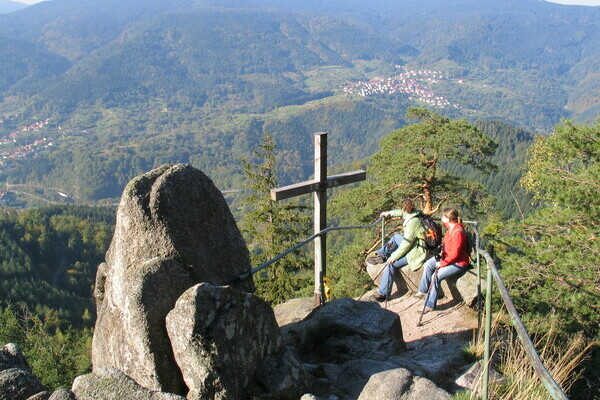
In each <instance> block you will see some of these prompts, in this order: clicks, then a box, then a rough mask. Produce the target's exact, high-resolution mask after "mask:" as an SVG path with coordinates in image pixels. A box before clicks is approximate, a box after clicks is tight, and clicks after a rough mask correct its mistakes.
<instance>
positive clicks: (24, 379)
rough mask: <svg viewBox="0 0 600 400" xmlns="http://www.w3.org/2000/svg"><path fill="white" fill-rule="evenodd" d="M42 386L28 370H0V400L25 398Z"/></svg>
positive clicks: (41, 388)
mask: <svg viewBox="0 0 600 400" xmlns="http://www.w3.org/2000/svg"><path fill="white" fill-rule="evenodd" d="M43 390H44V388H43V387H42V384H41V383H40V381H39V380H38V379H37V378H36V377H35V376H34V375H33V374H32V373H31V372H30V371H26V370H24V369H20V368H8V369H5V370H4V371H0V400H25V399H27V398H29V397H31V396H33V395H34V394H37V393H39V392H42V391H43Z"/></svg>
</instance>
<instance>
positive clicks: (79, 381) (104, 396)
mask: <svg viewBox="0 0 600 400" xmlns="http://www.w3.org/2000/svg"><path fill="white" fill-rule="evenodd" d="M71 391H72V392H73V393H74V394H75V398H76V399H77V400H124V399H135V400H184V398H183V397H182V396H178V395H176V394H172V393H162V392H157V391H153V390H150V389H147V388H145V387H142V386H140V385H139V384H138V383H137V382H136V381H135V380H133V379H131V378H130V377H128V376H127V375H125V374H123V373H122V372H121V371H119V370H116V369H114V368H98V369H97V370H96V371H94V372H93V373H91V374H87V375H82V376H78V377H77V378H75V381H74V382H73V387H72V388H71Z"/></svg>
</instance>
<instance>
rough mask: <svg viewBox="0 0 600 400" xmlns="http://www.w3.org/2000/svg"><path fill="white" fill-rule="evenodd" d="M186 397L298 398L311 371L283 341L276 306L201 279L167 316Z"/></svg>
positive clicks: (197, 399) (251, 295) (195, 399)
mask: <svg viewBox="0 0 600 400" xmlns="http://www.w3.org/2000/svg"><path fill="white" fill-rule="evenodd" d="M167 330H168V333H169V337H170V338H171V343H172V346H173V350H174V354H175V359H176V361H177V364H178V365H179V366H180V368H181V371H182V373H183V377H184V379H185V383H186V384H187V386H188V388H189V390H190V391H189V393H188V395H187V398H188V399H194V400H199V399H213V398H214V399H243V398H247V397H248V394H249V393H250V392H252V395H253V396H257V397H259V398H273V399H286V398H294V399H297V398H299V397H300V395H301V394H302V393H303V392H302V391H301V390H302V389H303V387H302V386H304V383H305V381H306V377H307V373H306V371H305V370H304V367H303V365H302V364H301V363H300V361H299V359H298V358H297V357H296V355H295V353H294V352H293V351H291V350H290V349H288V348H286V347H285V346H284V345H283V341H282V338H281V335H280V333H279V327H278V326H277V322H276V320H275V316H274V314H273V310H272V309H271V307H270V306H269V304H268V303H266V302H265V301H263V300H261V299H259V298H258V297H256V296H254V295H253V294H251V293H245V292H241V291H238V290H235V289H233V288H231V287H217V286H213V285H210V284H207V283H202V284H199V285H196V286H194V287H192V288H190V289H188V290H187V291H186V292H185V293H184V294H183V295H182V296H181V297H180V298H179V299H178V300H177V304H176V305H175V308H174V309H173V311H171V312H170V313H169V315H168V316H167Z"/></svg>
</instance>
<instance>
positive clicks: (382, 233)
mask: <svg viewBox="0 0 600 400" xmlns="http://www.w3.org/2000/svg"><path fill="white" fill-rule="evenodd" d="M379 222H381V243H382V246H383V243H384V238H385V233H384V231H385V218H379V219H378V220H377V221H375V222H373V223H372V224H368V225H352V226H332V227H329V228H325V229H323V230H322V231H319V232H317V233H315V234H314V235H312V236H311V237H308V238H306V239H304V240H303V241H301V242H300V243H298V244H296V245H295V246H292V247H290V248H289V249H287V250H285V251H283V252H281V253H279V254H277V255H276V256H275V257H273V258H272V259H270V260H268V261H265V262H264V263H262V264H260V265H259V266H258V267H255V268H252V269H251V270H249V271H246V272H244V273H243V274H240V275H239V276H238V278H239V279H246V278H249V277H250V276H251V275H254V274H255V273H257V272H258V271H260V270H261V269H264V268H266V267H268V266H269V265H271V264H273V263H274V262H275V261H277V260H280V259H281V258H283V257H285V256H286V255H288V254H290V253H291V252H292V251H294V250H297V249H299V248H300V247H302V246H304V245H305V244H308V243H310V242H311V241H313V240H314V239H315V238H317V237H319V236H321V235H325V234H327V233H328V232H331V231H340V230H347V229H365V228H372V227H374V226H376V225H377V224H378V223H379Z"/></svg>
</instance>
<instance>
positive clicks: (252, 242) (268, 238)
mask: <svg viewBox="0 0 600 400" xmlns="http://www.w3.org/2000/svg"><path fill="white" fill-rule="evenodd" d="M275 150H276V147H275V142H274V140H273V138H272V137H271V136H270V135H269V134H268V133H267V134H266V135H265V137H264V138H263V139H261V141H260V143H259V145H258V148H257V150H255V151H254V152H253V153H254V160H253V161H254V162H250V161H248V160H242V164H243V168H244V175H245V176H246V183H245V185H244V186H245V187H246V188H247V189H248V190H249V192H250V193H249V194H248V195H247V196H246V197H245V198H244V199H243V200H242V206H241V208H242V212H243V215H242V219H241V222H240V228H241V231H242V233H243V235H244V237H245V239H246V242H247V243H248V248H249V250H250V257H251V261H252V264H253V265H254V266H257V265H259V264H261V263H263V262H265V261H267V260H270V259H271V258H273V257H275V256H276V255H277V254H279V253H281V252H283V251H285V250H286V249H288V248H290V247H292V246H294V245H295V244H297V243H298V242H300V241H302V240H304V239H305V238H306V237H308V236H309V228H310V224H309V217H308V215H307V214H306V212H305V208H306V207H303V206H301V205H300V204H299V203H298V202H297V201H296V202H291V201H286V202H274V201H271V199H270V197H269V192H270V190H271V189H272V188H275V187H277V186H278V184H277V178H276V173H277V159H276V157H275ZM263 271H264V272H263ZM263 271H261V272H259V273H258V274H256V275H255V276H254V279H255V282H256V286H257V294H258V295H260V296H261V297H262V298H264V299H265V300H267V301H269V302H271V303H273V304H277V303H280V302H282V301H284V300H287V299H289V298H292V297H294V296H296V295H297V294H298V291H300V290H301V289H303V288H306V287H309V286H310V278H311V276H312V275H311V264H310V261H309V259H308V257H307V254H306V250H303V249H300V250H297V251H296V252H294V253H291V254H288V255H287V256H285V257H284V258H282V259H280V260H278V261H276V262H275V263H274V264H272V265H270V266H268V267H267V268H266V269H265V270H263Z"/></svg>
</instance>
